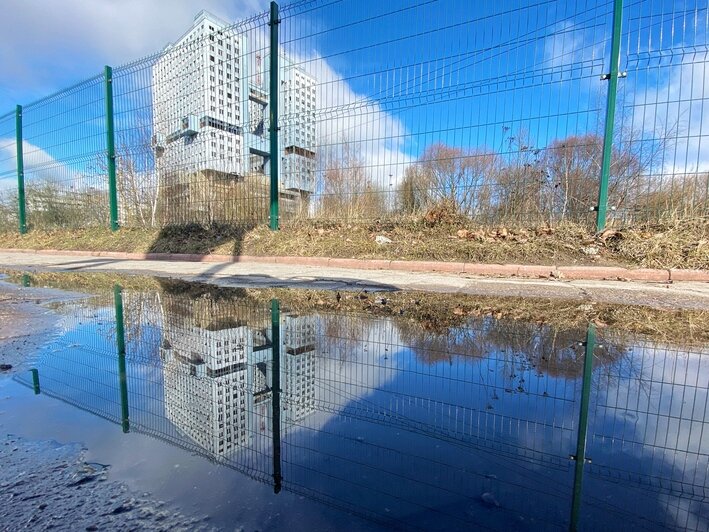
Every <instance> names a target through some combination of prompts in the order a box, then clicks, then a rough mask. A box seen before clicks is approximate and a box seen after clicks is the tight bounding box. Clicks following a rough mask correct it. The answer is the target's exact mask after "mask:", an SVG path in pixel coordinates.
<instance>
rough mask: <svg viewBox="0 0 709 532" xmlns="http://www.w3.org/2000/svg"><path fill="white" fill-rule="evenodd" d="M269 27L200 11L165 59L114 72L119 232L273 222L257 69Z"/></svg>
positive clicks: (262, 20) (263, 21)
mask: <svg viewBox="0 0 709 532" xmlns="http://www.w3.org/2000/svg"><path fill="white" fill-rule="evenodd" d="M267 21H268V18H267V16H266V14H261V15H258V16H256V17H254V18H252V19H249V20H246V21H243V22H240V23H238V24H230V23H226V22H224V21H221V20H219V19H218V18H216V17H214V16H212V15H209V14H208V13H204V12H203V13H200V14H199V15H198V16H197V17H196V18H195V22H194V24H193V26H192V28H190V30H189V31H187V32H186V33H185V34H184V35H183V36H182V37H181V38H180V39H179V40H178V41H177V42H175V43H174V44H170V45H168V46H167V47H166V48H165V50H163V51H162V52H161V53H159V54H156V55H153V56H150V57H148V58H146V59H143V60H140V61H136V62H133V63H129V64H127V65H124V66H122V67H118V68H116V69H114V80H115V87H114V99H115V113H116V137H117V138H116V145H117V160H118V164H117V180H118V191H119V205H120V207H121V215H120V217H121V223H122V224H123V225H127V226H139V227H162V226H165V225H183V224H191V223H195V224H203V225H209V224H215V223H217V224H223V223H228V224H235V225H242V224H243V225H252V224H255V223H262V222H264V221H266V220H267V219H268V218H267V217H268V176H267V169H268V165H267V164H265V163H264V160H265V159H267V155H268V152H267V149H264V148H263V145H264V144H266V145H267V142H266V140H265V136H266V134H265V133H264V131H266V130H265V129H264V119H263V116H262V114H263V113H262V110H263V106H262V105H261V102H262V99H263V88H262V87H261V85H262V84H263V81H264V80H263V77H262V72H261V71H260V70H259V65H263V63H264V61H266V60H267V35H268V26H267ZM257 111H259V112H260V115H259V113H257ZM256 115H259V116H256ZM254 131H256V133H254ZM257 135H261V136H257ZM257 152H258V153H260V154H261V156H260V157H259V156H258V155H255V154H256V153H257Z"/></svg>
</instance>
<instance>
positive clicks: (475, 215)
mask: <svg viewBox="0 0 709 532" xmlns="http://www.w3.org/2000/svg"><path fill="white" fill-rule="evenodd" d="M305 7H306V6H304V8H303V9H302V11H303V13H302V14H301V13H300V12H299V10H298V9H293V10H291V12H289V16H287V17H285V19H284V24H283V33H284V38H283V48H284V49H285V51H286V54H287V55H288V56H290V57H293V58H294V60H293V61H294V64H295V65H296V67H298V68H300V69H302V70H304V71H306V72H307V73H308V74H309V75H310V76H311V77H312V79H313V80H314V85H315V103H316V106H315V107H316V110H315V113H314V119H315V120H314V121H315V124H314V126H315V127H314V131H315V141H314V142H312V146H313V151H314V152H315V153H316V154H317V157H316V160H317V164H316V175H317V184H316V187H315V190H314V191H313V194H312V196H311V214H313V215H315V216H318V217H324V218H333V219H334V218H340V219H366V220H372V219H377V218H380V217H383V216H390V215H397V214H417V213H422V212H425V211H427V210H429V209H431V208H433V207H436V206H439V207H440V208H442V209H444V210H447V211H451V213H458V214H463V215H465V216H467V217H470V218H472V219H474V220H478V221H481V222H489V223H501V222H515V221H518V222H542V221H548V222H556V221H562V220H567V219H571V220H575V221H586V220H587V219H589V213H590V208H591V207H593V206H594V205H595V202H596V201H597V193H598V177H599V175H598V172H597V167H596V166H594V165H593V162H592V161H591V160H586V161H584V160H583V157H575V158H574V159H581V160H574V165H575V166H576V167H574V168H568V164H567V162H568V160H565V159H568V157H566V156H565V150H567V149H568V145H569V144H570V143H571V144H572V145H573V146H574V150H576V151H579V152H584V151H585V152H586V153H588V152H593V151H594V150H597V149H598V150H599V149H600V146H601V144H602V140H601V137H600V136H599V132H600V131H601V130H602V123H601V122H602V114H601V112H602V110H603V106H602V101H600V94H601V88H602V87H603V85H602V83H601V82H600V81H599V78H600V75H601V74H602V73H603V72H604V68H605V66H604V63H605V62H606V61H605V60H604V57H605V55H606V52H607V48H608V47H609V35H610V33H609V28H610V14H611V10H612V3H610V2H589V1H587V2H575V3H569V2H532V3H529V4H526V5H512V4H510V3H506V2H496V3H492V2H485V3H478V4H476V6H475V9H470V5H469V3H467V2H459V1H450V2H446V4H445V6H444V5H440V4H438V3H435V2H428V1H418V2H387V3H386V4H381V5H379V6H376V7H375V8H372V6H370V5H365V4H358V5H355V4H351V5H348V8H347V9H342V6H341V5H339V4H336V3H335V4H333V3H319V4H318V8H317V9H313V8H310V6H307V7H308V8H307V9H306V8H305ZM314 28H315V29H314ZM570 95H580V96H579V97H570ZM295 98H296V102H297V95H296V97H295ZM284 100H285V101H290V100H291V95H290V94H289V93H284ZM306 109H307V107H306ZM306 112H307V111H304V110H303V109H302V108H299V107H297V105H296V106H295V107H293V108H291V109H290V110H289V109H284V114H283V117H282V120H283V123H284V124H285V125H286V127H291V124H293V127H296V126H297V124H298V123H299V120H302V119H303V117H304V116H306ZM296 136H297V134H296ZM306 138H307V137H306ZM562 174H563V175H562Z"/></svg>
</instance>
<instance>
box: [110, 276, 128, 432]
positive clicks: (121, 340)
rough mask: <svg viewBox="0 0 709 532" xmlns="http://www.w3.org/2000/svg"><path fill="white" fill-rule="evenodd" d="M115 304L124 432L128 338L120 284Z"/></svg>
mask: <svg viewBox="0 0 709 532" xmlns="http://www.w3.org/2000/svg"><path fill="white" fill-rule="evenodd" d="M113 304H114V306H115V307H116V351H117V352H118V384H119V386H120V390H121V426H122V427H123V432H129V431H130V420H129V415H128V377H127V375H126V340H125V330H124V327H123V290H122V289H121V285H119V284H116V285H114V286H113Z"/></svg>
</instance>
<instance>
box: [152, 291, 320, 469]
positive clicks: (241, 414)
mask: <svg viewBox="0 0 709 532" xmlns="http://www.w3.org/2000/svg"><path fill="white" fill-rule="evenodd" d="M163 312H164V315H165V317H164V319H163V323H164V337H163V343H162V347H161V357H162V359H163V361H164V366H163V371H164V394H165V411H166V414H167V418H168V419H169V420H170V421H171V422H172V423H174V424H175V426H177V427H178V428H179V429H180V430H181V431H183V432H184V433H185V434H186V435H187V436H189V437H190V438H191V439H192V440H193V441H194V442H195V443H197V444H198V445H199V446H200V447H202V448H203V449H205V450H206V451H208V452H209V453H210V454H212V455H214V456H224V455H226V454H229V453H230V452H233V451H234V450H236V449H238V448H240V447H248V446H250V445H251V444H254V445H259V443H258V442H257V441H256V442H255V441H253V440H254V438H256V439H258V438H261V437H264V436H265V437H270V432H271V419H272V411H271V410H272V389H271V387H272V382H273V378H272V370H273V363H272V358H273V346H272V344H271V341H270V337H271V332H270V331H269V330H268V329H267V328H264V327H263V324H264V316H263V315H262V316H259V315H258V313H255V312H253V309H249V308H248V307H246V306H245V305H244V306H241V307H240V306H239V305H238V304H237V305H235V304H234V301H233V300H230V301H214V300H211V299H206V298H201V299H196V300H195V299H189V298H182V297H175V296H170V295H166V296H165V297H164V298H163ZM283 329H284V339H285V341H284V348H285V351H286V352H285V353H282V354H281V361H282V362H281V373H282V375H281V386H282V387H283V389H284V392H285V394H284V399H283V401H282V402H281V406H282V410H283V414H282V415H281V423H282V424H283V426H284V428H287V426H289V425H291V424H293V423H295V422H297V421H299V420H301V419H304V418H305V417H307V416H308V415H309V414H310V413H311V412H313V410H314V408H315V407H314V405H315V382H314V380H315V367H316V354H315V341H314V339H315V338H314V335H315V329H314V325H313V323H312V322H311V321H308V320H307V318H292V317H288V316H286V317H285V318H284V327H283Z"/></svg>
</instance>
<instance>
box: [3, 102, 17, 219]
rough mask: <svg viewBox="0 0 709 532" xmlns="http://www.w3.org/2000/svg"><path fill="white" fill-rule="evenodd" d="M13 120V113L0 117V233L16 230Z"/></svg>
mask: <svg viewBox="0 0 709 532" xmlns="http://www.w3.org/2000/svg"><path fill="white" fill-rule="evenodd" d="M15 120H16V117H15V113H8V114H6V115H3V116H0V231H16V230H17V229H18V219H17V149H16V146H17V144H16V140H15Z"/></svg>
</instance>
